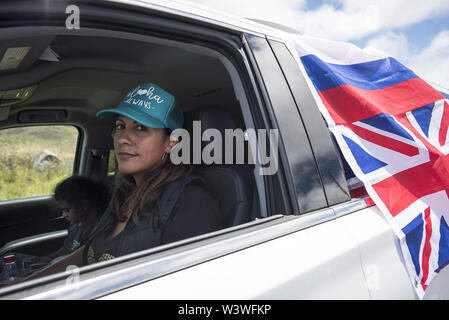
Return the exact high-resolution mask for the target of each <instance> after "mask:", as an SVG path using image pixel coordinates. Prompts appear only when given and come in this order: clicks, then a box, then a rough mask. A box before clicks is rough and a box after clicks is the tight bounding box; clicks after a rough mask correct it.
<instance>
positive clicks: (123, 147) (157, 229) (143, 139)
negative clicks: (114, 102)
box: [35, 83, 222, 276]
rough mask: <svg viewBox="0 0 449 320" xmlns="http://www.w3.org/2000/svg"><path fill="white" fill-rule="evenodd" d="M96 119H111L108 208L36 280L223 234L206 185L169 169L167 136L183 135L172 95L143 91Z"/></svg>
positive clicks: (171, 141) (186, 169) (151, 88)
mask: <svg viewBox="0 0 449 320" xmlns="http://www.w3.org/2000/svg"><path fill="white" fill-rule="evenodd" d="M97 116H98V117H99V118H103V119H114V127H113V128H114V129H113V133H112V136H113V141H114V149H115V156H116V159H117V164H118V170H119V173H118V175H117V178H116V188H115V190H114V192H113V195H112V200H111V203H110V206H109V208H108V210H106V212H105V214H104V215H103V216H102V218H101V221H100V223H99V225H98V226H97V228H96V229H95V230H94V232H93V236H92V238H91V240H90V241H88V243H87V244H86V245H85V246H84V247H83V248H80V249H79V250H77V251H76V252H75V253H74V254H72V255H70V256H69V257H68V258H67V259H64V261H61V262H60V263H57V264H55V265H53V266H51V267H50V268H47V269H46V270H43V271H42V272H40V273H39V274H37V275H35V276H42V275H45V274H50V273H53V272H58V271H63V270H64V268H65V266H67V265H70V264H72V265H78V266H79V265H85V264H91V263H95V262H99V261H104V260H108V259H112V258H114V257H117V256H121V255H125V254H129V253H132V252H136V251H140V250H144V249H149V248H152V247H155V246H158V245H162V244H166V243H170V242H173V241H177V240H181V239H185V238H188V237H192V236H196V235H200V234H203V233H207V232H212V231H215V230H218V229H220V228H222V221H221V215H220V212H219V209H218V203H217V201H216V199H215V198H214V197H213V196H212V195H211V194H210V193H209V192H208V191H207V186H206V185H205V183H204V181H203V180H202V179H201V178H200V177H199V176H198V175H196V174H194V173H192V169H191V167H190V166H188V165H185V164H180V165H174V164H173V163H172V162H171V161H170V156H169V155H170V152H171V150H172V149H173V147H174V146H175V145H176V143H177V142H178V140H177V138H176V137H174V136H171V135H170V133H171V132H172V131H173V130H175V129H177V128H181V127H182V125H183V118H184V117H183V113H182V111H181V109H180V108H179V106H178V104H177V102H176V100H175V98H174V97H173V96H172V95H171V94H170V93H168V92H166V91H165V90H163V89H161V88H160V87H158V86H156V85H154V84H152V83H145V84H142V85H140V86H138V87H137V88H135V89H133V90H131V91H130V92H129V93H128V94H127V95H126V96H125V98H124V99H123V100H122V102H121V103H120V104H119V105H118V106H117V107H116V108H113V109H105V110H101V111H100V112H98V113H97Z"/></svg>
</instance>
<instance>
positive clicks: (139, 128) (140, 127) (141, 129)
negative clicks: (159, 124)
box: [136, 126, 147, 131]
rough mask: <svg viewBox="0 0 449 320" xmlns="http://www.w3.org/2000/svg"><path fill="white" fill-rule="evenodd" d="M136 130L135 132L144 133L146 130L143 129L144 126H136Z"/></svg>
mask: <svg viewBox="0 0 449 320" xmlns="http://www.w3.org/2000/svg"><path fill="white" fill-rule="evenodd" d="M136 130H137V131H146V130H147V127H145V126H137V127H136Z"/></svg>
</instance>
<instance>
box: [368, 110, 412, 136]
mask: <svg viewBox="0 0 449 320" xmlns="http://www.w3.org/2000/svg"><path fill="white" fill-rule="evenodd" d="M360 122H363V123H366V124H369V125H371V126H373V127H376V128H378V129H382V130H384V131H387V132H390V133H394V134H396V135H398V136H401V137H403V138H406V139H409V140H412V141H414V140H413V138H412V136H411V135H409V134H408V132H407V131H405V130H404V128H402V127H401V126H400V125H399V124H398V123H397V122H396V121H394V120H393V117H392V116H390V115H388V114H385V113H382V114H379V115H377V116H374V117H371V118H368V119H365V120H361V121H360Z"/></svg>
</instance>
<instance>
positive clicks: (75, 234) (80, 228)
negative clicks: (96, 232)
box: [64, 217, 99, 254]
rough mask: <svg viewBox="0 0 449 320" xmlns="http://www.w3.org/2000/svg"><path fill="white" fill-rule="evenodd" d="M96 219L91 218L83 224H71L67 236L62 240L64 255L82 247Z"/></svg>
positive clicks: (96, 221)
mask: <svg viewBox="0 0 449 320" xmlns="http://www.w3.org/2000/svg"><path fill="white" fill-rule="evenodd" d="M98 221H99V219H98V217H92V218H90V219H89V220H88V221H85V222H83V223H81V224H80V223H72V224H71V225H70V226H69V229H68V235H67V237H66V238H65V239H64V251H65V253H64V254H70V253H72V252H73V251H75V250H76V249H78V248H79V247H82V246H83V245H84V244H85V243H86V242H87V240H88V239H89V237H90V233H91V232H92V230H93V229H94V228H95V226H96V224H97V223H98Z"/></svg>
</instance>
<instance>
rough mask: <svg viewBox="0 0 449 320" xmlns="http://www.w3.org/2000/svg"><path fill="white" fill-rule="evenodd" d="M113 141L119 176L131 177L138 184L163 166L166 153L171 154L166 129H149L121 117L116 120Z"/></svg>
mask: <svg viewBox="0 0 449 320" xmlns="http://www.w3.org/2000/svg"><path fill="white" fill-rule="evenodd" d="M113 138H114V149H115V157H116V159H117V162H118V167H119V170H120V172H122V173H124V174H131V175H132V176H133V177H134V179H135V181H136V183H139V178H141V177H143V176H144V175H145V173H147V172H149V171H151V170H153V169H155V168H156V167H158V166H159V165H161V164H162V162H163V161H164V160H163V156H164V153H168V152H169V151H170V147H169V141H170V139H169V136H168V135H167V134H166V133H165V129H154V128H150V127H146V126H144V125H142V124H140V123H138V122H136V121H134V120H132V119H130V118H128V117H125V116H122V115H120V116H119V117H118V118H117V119H116V120H115V124H114V132H113Z"/></svg>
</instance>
